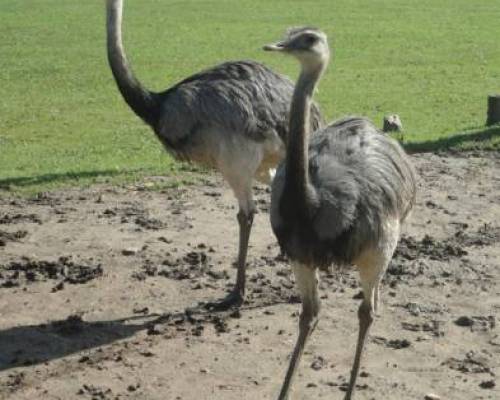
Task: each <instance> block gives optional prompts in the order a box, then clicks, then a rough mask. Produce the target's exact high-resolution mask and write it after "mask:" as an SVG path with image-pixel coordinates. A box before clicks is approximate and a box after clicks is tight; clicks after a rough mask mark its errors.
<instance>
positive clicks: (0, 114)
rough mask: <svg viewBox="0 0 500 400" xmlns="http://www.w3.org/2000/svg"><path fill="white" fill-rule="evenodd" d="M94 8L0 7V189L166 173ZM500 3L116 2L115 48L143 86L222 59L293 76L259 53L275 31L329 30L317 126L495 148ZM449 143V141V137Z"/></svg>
mask: <svg viewBox="0 0 500 400" xmlns="http://www.w3.org/2000/svg"><path fill="white" fill-rule="evenodd" d="M104 20H105V19H104V1H103V0H85V1H80V0H9V1H2V2H0V37H1V38H2V40H1V41H0V186H3V187H4V188H5V187H9V188H10V189H11V190H13V191H15V192H17V191H21V192H22V191H34V190H45V189H48V188H52V187H55V186H58V185H61V184H64V185H65V184H70V185H73V184H87V183H90V182H94V181H100V180H103V179H113V180H122V179H135V178H137V177H141V176H143V175H146V174H165V173H169V172H172V171H174V172H175V170H176V169H177V166H176V164H175V163H173V161H172V160H171V159H170V158H169V157H168V156H167V155H166V154H165V152H164V151H163V149H162V148H161V146H160V145H159V143H158V142H157V140H156V139H155V137H154V136H153V134H152V132H150V131H149V129H148V128H147V127H146V126H145V125H143V124H142V122H140V121H139V120H138V118H136V117H135V116H134V115H133V114H132V112H131V111H130V110H129V109H128V108H127V107H126V105H125V103H124V102H123V100H122V99H121V97H120V95H119V93H118V90H117V88H116V86H115V83H114V81H113V79H112V76H111V72H110V71H109V68H108V65H107V60H106V56H105V30H104ZM498 21H500V1H493V0H472V1H471V0H442V1H439V2H437V1H434V0H421V1H418V2H417V1H411V0H406V1H403V0H385V1H382V0H335V1H331V0H321V1H314V2H312V1H290V0H280V1H273V2H269V1H260V0H240V1H229V0H225V1H223V0H213V1H166V0H141V1H132V0H129V1H126V2H125V16H124V40H125V48H126V51H127V54H128V56H129V59H130V60H131V63H132V65H133V67H134V70H135V72H136V74H137V76H138V77H139V79H140V80H141V81H142V82H144V84H145V85H146V86H147V87H149V88H151V89H153V90H162V89H164V88H166V87H168V86H169V85H172V84H173V83H175V82H176V81H178V80H180V79H182V78H184V77H186V76H188V75H190V74H192V73H194V72H196V71H199V70H200V69H203V68H205V67H209V66H212V65H214V64H216V63H219V62H222V61H224V60H231V59H255V60H259V61H263V62H265V63H267V64H269V65H270V66H272V67H273V68H274V69H276V70H278V71H280V72H282V73H285V74H288V75H290V76H292V77H295V76H296V74H297V71H298V65H297V63H296V62H294V61H293V60H292V59H289V58H285V57H281V56H276V55H271V54H267V53H265V52H263V51H261V46H262V45H263V44H265V43H267V42H270V41H273V40H275V39H277V38H279V37H280V36H281V35H282V33H283V31H284V29H285V28H286V27H288V26H296V25H304V24H311V25H316V26H318V27H320V28H322V29H323V30H324V31H326V33H327V34H329V37H330V38H331V39H330V42H331V45H332V46H333V47H334V59H333V62H332V63H331V65H330V68H329V70H328V72H327V74H326V76H325V77H324V79H323V81H322V82H321V84H320V90H319V93H318V95H317V100H318V102H319V103H320V104H321V106H322V109H323V111H324V113H325V115H326V116H327V119H333V118H336V117H339V116H342V115H345V114H362V115H366V116H368V117H370V118H372V119H373V120H374V121H375V122H376V123H377V124H378V125H380V124H381V120H382V117H383V115H384V114H387V113H393V112H395V113H398V114H400V116H401V118H402V120H403V123H404V125H405V140H406V141H409V142H411V144H410V147H411V146H414V148H415V149H432V148H439V147H443V146H447V145H449V144H450V143H451V144H453V145H454V146H458V147H463V146H468V145H469V144H468V141H469V139H477V138H479V139H482V143H483V145H485V146H486V147H490V148H499V147H500V146H499V144H500V128H493V129H490V130H486V131H484V128H483V125H484V121H485V118H486V115H485V112H486V111H485V110H486V96H487V94H489V93H493V92H500V46H499V38H500V24H499V23H498ZM464 132H465V133H469V132H470V133H472V135H469V136H468V135H460V136H457V137H455V138H454V139H452V140H449V139H448V138H449V137H450V136H451V135H456V134H462V133H464Z"/></svg>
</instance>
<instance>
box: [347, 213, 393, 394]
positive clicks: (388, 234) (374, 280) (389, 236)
mask: <svg viewBox="0 0 500 400" xmlns="http://www.w3.org/2000/svg"><path fill="white" fill-rule="evenodd" d="M384 228H385V229H384V240H383V241H381V242H380V243H379V247H378V249H374V250H371V251H368V252H366V253H365V254H364V256H363V257H360V259H359V260H357V261H356V264H357V265H358V267H359V276H360V281H361V286H362V287H363V301H362V302H361V304H360V306H359V309H358V319H359V334H358V342H357V344H356V353H355V356H354V364H353V366H352V370H351V377H350V380H349V386H348V388H347V393H346V395H345V398H344V400H351V399H352V396H353V393H354V390H355V387H356V379H357V377H358V373H359V366H360V364H361V357H362V354H363V349H364V347H365V342H366V337H367V335H368V331H369V330H370V326H371V325H372V323H373V315H374V312H375V310H377V307H378V301H379V286H380V281H381V280H382V277H383V275H384V272H385V270H386V269H387V266H388V265H389V262H390V260H391V258H392V254H393V253H394V250H395V249H396V245H397V242H398V238H399V221H398V220H388V221H386V223H385V226H384Z"/></svg>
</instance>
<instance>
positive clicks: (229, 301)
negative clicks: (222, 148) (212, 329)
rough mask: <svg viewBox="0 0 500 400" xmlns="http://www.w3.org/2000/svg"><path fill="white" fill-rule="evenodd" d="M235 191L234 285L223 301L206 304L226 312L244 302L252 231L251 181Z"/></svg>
mask: <svg viewBox="0 0 500 400" xmlns="http://www.w3.org/2000/svg"><path fill="white" fill-rule="evenodd" d="M233 190H234V191H235V194H236V197H237V198H238V203H239V211H238V214H236V218H237V220H238V225H239V246H238V261H237V272H236V284H235V286H234V288H233V290H232V291H231V293H229V294H228V295H227V296H226V297H225V298H224V299H223V300H221V301H219V302H215V303H208V304H207V306H208V308H211V309H215V310H227V309H228V308H231V307H239V306H240V305H241V304H243V301H244V300H245V285H246V263H247V253H248V242H249V239H250V232H251V230H252V224H253V218H254V214H255V206H254V202H253V194H252V186H251V181H250V182H248V184H247V185H245V186H244V187H243V188H242V189H240V190H236V189H233Z"/></svg>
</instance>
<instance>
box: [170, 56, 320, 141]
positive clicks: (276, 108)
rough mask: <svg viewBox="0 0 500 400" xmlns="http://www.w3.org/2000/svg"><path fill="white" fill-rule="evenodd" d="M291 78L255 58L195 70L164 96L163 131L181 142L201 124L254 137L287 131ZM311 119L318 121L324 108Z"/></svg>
mask: <svg viewBox="0 0 500 400" xmlns="http://www.w3.org/2000/svg"><path fill="white" fill-rule="evenodd" d="M293 88H294V86H293V83H292V82H291V81H290V80H289V79H288V78H286V77H284V76H282V75H279V74H276V73H275V72H273V71H272V70H270V69H269V68H267V67H266V66H264V65H262V64H259V63H256V62H253V61H235V62H227V63H224V64H221V65H218V66H216V67H214V68H212V69H209V70H206V71H203V72H201V73H199V74H195V75H193V76H191V77H189V78H188V79H185V80H184V81H182V82H180V83H178V84H177V85H175V86H174V87H172V88H170V89H169V90H167V91H166V92H164V93H162V94H161V96H162V97H163V98H164V103H165V104H166V106H165V108H164V109H163V110H162V120H161V131H162V132H163V135H162V136H167V135H168V140H169V141H170V143H169V144H170V145H171V146H173V147H175V145H176V144H182V142H183V141H186V140H187V139H188V137H189V136H191V135H192V134H194V133H195V132H196V131H197V130H199V129H200V128H223V129H224V130H225V131H233V132H235V133H243V134H245V135H246V136H247V137H248V138H250V139H252V140H256V141H262V140H265V139H266V135H267V134H275V133H277V134H278V135H279V136H280V137H282V138H283V137H284V136H285V135H286V132H287V131H288V121H287V119H288V117H287V116H288V111H289V107H290V101H291V97H292V94H293ZM313 113H314V117H313V118H312V120H313V121H314V124H315V125H319V122H318V121H319V120H320V116H319V115H320V114H319V110H318V109H317V107H314V110H313Z"/></svg>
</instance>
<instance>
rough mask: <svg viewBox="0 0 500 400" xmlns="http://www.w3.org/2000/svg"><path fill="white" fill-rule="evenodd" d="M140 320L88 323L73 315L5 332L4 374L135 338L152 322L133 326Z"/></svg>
mask: <svg viewBox="0 0 500 400" xmlns="http://www.w3.org/2000/svg"><path fill="white" fill-rule="evenodd" d="M138 318H139V317H130V318H123V319H118V320H114V321H96V322H87V321H83V320H82V319H81V317H79V316H76V315H73V316H70V317H68V318H67V319H65V320H60V321H52V322H49V323H46V324H45V323H43V324H39V325H27V326H16V327H12V328H8V329H5V330H3V331H0V348H1V349H2V352H1V354H0V371H3V370H7V369H11V368H16V367H20V366H28V365H37V364H40V363H43V362H46V361H50V360H54V359H57V358H61V357H64V356H67V355H71V354H74V353H78V352H80V351H83V350H89V349H92V348H96V347H99V346H102V345H106V344H110V343H113V342H115V341H117V340H120V339H125V338H127V337H131V336H133V335H134V334H135V333H137V332H139V331H141V330H144V329H146V328H147V326H148V324H149V323H150V322H149V321H148V322H144V321H141V322H139V323H133V321H134V320H135V319H138ZM140 318H142V319H143V320H144V319H145V317H140Z"/></svg>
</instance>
